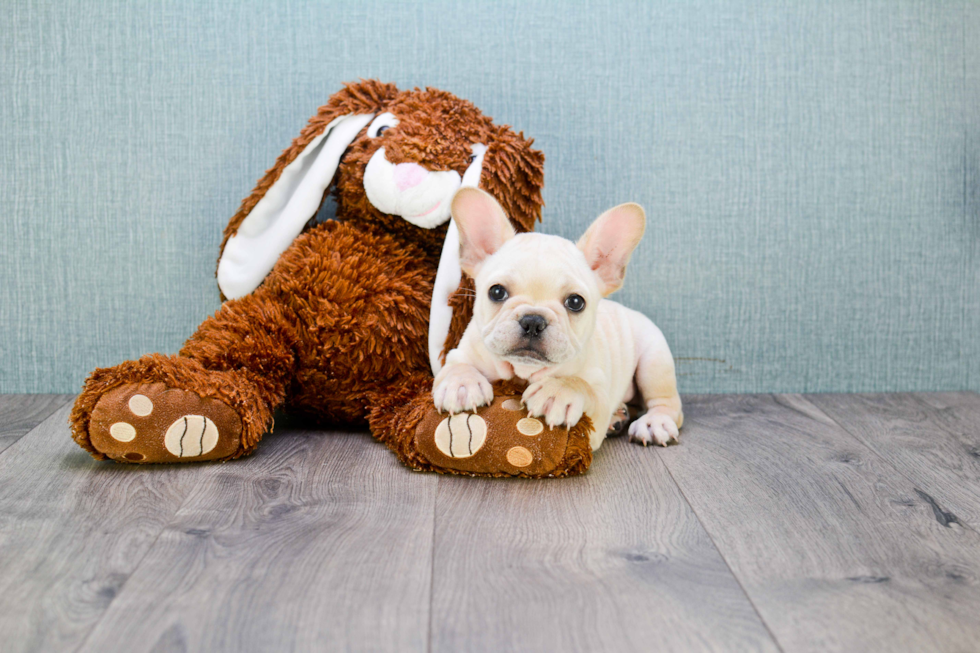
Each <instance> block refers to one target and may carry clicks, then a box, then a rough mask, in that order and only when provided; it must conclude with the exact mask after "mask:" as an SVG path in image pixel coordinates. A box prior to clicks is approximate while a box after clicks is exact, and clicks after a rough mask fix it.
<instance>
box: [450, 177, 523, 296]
mask: <svg viewBox="0 0 980 653" xmlns="http://www.w3.org/2000/svg"><path fill="white" fill-rule="evenodd" d="M450 210H451V212H452V216H453V220H454V221H455V222H456V228H457V229H458V230H459V265H460V267H461V268H462V270H463V272H465V273H466V274H468V275H470V276H471V277H474V278H475V277H476V275H477V273H478V272H479V271H480V266H482V265H483V262H484V261H485V260H486V259H487V258H488V257H490V256H492V255H493V254H494V253H495V252H496V251H497V250H498V249H500V247H501V245H503V244H504V243H506V242H507V241H508V240H510V239H511V238H513V237H514V236H515V235H516V232H515V231H514V227H513V226H511V224H510V220H508V219H507V214H506V213H504V210H503V208H502V207H501V206H500V204H499V203H498V202H497V200H495V199H494V198H493V196H492V195H490V194H489V193H487V192H486V191H482V190H480V189H479V188H472V187H463V188H460V189H459V190H458V191H456V194H455V195H454V196H453V203H452V207H451V209H450Z"/></svg>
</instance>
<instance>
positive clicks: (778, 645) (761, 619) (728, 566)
mask: <svg viewBox="0 0 980 653" xmlns="http://www.w3.org/2000/svg"><path fill="white" fill-rule="evenodd" d="M657 458H659V459H660V464H662V465H663V466H664V469H665V470H667V476H669V477H670V480H671V481H673V482H674V486H675V487H676V488H677V491H678V492H680V493H681V498H682V499H684V503H686V504H687V507H688V508H690V509H691V514H693V515H694V518H695V519H697V520H698V523H699V524H701V528H702V529H703V530H704V533H705V535H707V536H708V540H709V541H710V542H711V546H713V547H714V549H715V551H717V552H718V556H719V557H720V558H721V560H722V562H724V563H725V568H726V569H728V573H729V574H731V576H732V578H734V579H735V582H736V583H738V588H739V589H740V590H742V594H743V595H744V596H745V600H746V601H748V602H749V605H751V606H752V611H753V612H755V615H756V616H757V617H758V618H759V623H761V624H762V627H763V628H765V629H766V632H767V633H769V637H770V639H772V642H773V644H774V645H775V646H776V648H777V649H779V650H780V651H782V652H783V653H785V649H784V648H783V645H782V644H781V643H780V642H779V640H778V639H777V638H776V634H775V633H774V632H773V630H772V628H770V626H769V623H768V622H767V621H766V620H765V618H764V617H763V616H762V613H761V612H760V611H759V607H758V606H757V605H756V604H755V601H753V600H752V597H751V596H750V595H749V593H748V591H747V590H746V589H745V586H744V585H743V584H742V579H741V578H739V577H738V575H737V574H736V573H735V570H734V569H732V565H731V564H730V563H729V562H728V558H727V557H726V556H725V554H724V553H723V552H722V550H721V548H720V547H719V546H718V543H717V542H716V541H715V537H714V535H712V534H711V531H710V530H708V527H707V525H706V524H705V523H704V520H702V519H701V515H699V514H698V512H697V510H695V509H694V504H692V503H691V501H690V500H689V499H688V498H687V494H686V493H685V492H684V488H683V487H681V484H680V483H678V482H677V479H676V478H674V473H673V472H671V471H670V466H669V465H668V464H667V461H665V460H664V459H663V456H662V455H661V453H660V452H659V451H658V452H657Z"/></svg>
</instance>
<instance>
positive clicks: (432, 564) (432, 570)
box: [425, 476, 442, 653]
mask: <svg viewBox="0 0 980 653" xmlns="http://www.w3.org/2000/svg"><path fill="white" fill-rule="evenodd" d="M441 487H442V478H441V477H438V476H437V477H436V489H435V492H433V496H432V546H431V547H430V549H431V551H430V553H429V632H428V633H426V648H425V650H426V651H427V653H432V623H433V614H434V613H435V609H434V608H435V605H434V604H435V595H436V592H435V586H436V533H437V524H436V518H437V517H438V514H439V489H440V488H441Z"/></svg>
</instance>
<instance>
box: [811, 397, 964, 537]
mask: <svg viewBox="0 0 980 653" xmlns="http://www.w3.org/2000/svg"><path fill="white" fill-rule="evenodd" d="M806 399H807V400H808V401H810V402H811V403H813V404H814V405H816V406H817V407H819V408H820V410H822V411H824V412H825V413H827V415H829V416H830V417H831V418H833V420H834V421H835V422H837V423H838V424H839V425H840V426H841V427H842V428H843V429H844V430H846V431H847V432H848V433H850V434H851V435H853V436H854V437H855V438H857V439H858V440H860V441H861V442H862V443H864V444H865V445H867V446H868V447H869V448H871V449H873V450H874V451H875V453H877V454H878V455H879V456H881V457H882V458H884V459H885V460H887V461H888V462H889V464H891V465H892V466H893V467H895V468H896V469H897V470H898V471H900V472H901V473H902V474H904V475H905V476H906V477H908V478H909V479H911V480H913V481H914V482H915V483H916V484H917V485H918V487H919V488H920V489H921V491H923V492H924V493H926V494H928V495H930V496H932V497H934V498H935V500H936V501H937V502H938V503H937V509H940V508H938V506H939V505H941V506H943V508H942V509H941V510H945V511H947V512H949V516H948V517H947V519H955V520H957V521H960V522H962V523H964V524H968V525H970V527H972V528H973V530H975V531H980V395H977V394H976V393H973V392H959V393H914V394H887V395H882V394H877V395H809V396H807V397H806Z"/></svg>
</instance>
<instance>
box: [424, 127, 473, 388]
mask: <svg viewBox="0 0 980 653" xmlns="http://www.w3.org/2000/svg"><path fill="white" fill-rule="evenodd" d="M486 153H487V146H486V145H484V144H483V143H476V144H474V145H473V163H471V164H470V167H469V168H467V169H466V172H465V173H464V174H463V180H462V182H461V183H460V188H464V187H473V188H477V187H479V185H480V176H481V175H482V174H483V157H484V156H486ZM462 279H463V271H462V268H461V267H460V264H459V230H458V229H457V228H456V221H455V220H453V219H450V220H449V230H448V231H446V240H445V242H444V243H443V245H442V255H441V256H440V257H439V269H438V271H437V272H436V282H435V286H434V287H433V289H432V303H431V304H430V305H429V365H430V366H431V367H432V374H433V376H435V375H436V374H438V373H439V370H440V369H442V360H441V359H442V348H443V346H444V345H445V344H446V338H447V337H448V336H449V327H450V325H451V324H452V321H453V309H452V308H450V306H449V295H451V294H452V293H454V292H456V289H457V288H459V282H460V281H461V280H462Z"/></svg>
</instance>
